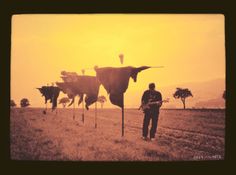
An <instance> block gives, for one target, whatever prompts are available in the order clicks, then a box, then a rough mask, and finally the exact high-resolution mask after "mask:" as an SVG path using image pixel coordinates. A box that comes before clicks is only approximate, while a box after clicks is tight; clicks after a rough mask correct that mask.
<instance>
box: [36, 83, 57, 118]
mask: <svg viewBox="0 0 236 175" xmlns="http://www.w3.org/2000/svg"><path fill="white" fill-rule="evenodd" d="M37 89H38V90H39V92H40V93H41V94H42V96H44V98H45V104H47V101H48V100H50V101H49V102H50V103H52V111H53V110H55V109H56V107H57V98H58V96H59V94H60V90H61V89H60V88H58V87H56V86H42V87H41V88H37ZM46 110H47V108H46ZM46 110H45V111H44V114H46Z"/></svg>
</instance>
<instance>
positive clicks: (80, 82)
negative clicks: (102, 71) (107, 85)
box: [56, 75, 100, 110]
mask: <svg viewBox="0 0 236 175" xmlns="http://www.w3.org/2000/svg"><path fill="white" fill-rule="evenodd" d="M65 79H66V78H64V77H63V80H64V81H65V82H56V84H57V86H58V87H59V88H60V89H61V90H62V92H63V93H65V94H67V95H68V97H69V98H70V99H72V102H71V103H70V104H69V105H71V104H72V103H73V102H74V98H75V97H76V96H77V95H78V96H79V97H80V100H79V102H78V105H79V104H80V103H81V102H82V101H83V98H84V95H86V97H85V103H86V105H85V106H86V109H87V110H88V109H89V106H90V105H91V104H93V103H95V102H96V101H97V98H98V92H99V87H100V82H99V81H98V80H97V78H96V77H94V76H85V75H84V76H77V79H76V80H75V81H71V82H69V81H66V80H67V79H66V80H65Z"/></svg>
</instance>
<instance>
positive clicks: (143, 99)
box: [141, 91, 147, 104]
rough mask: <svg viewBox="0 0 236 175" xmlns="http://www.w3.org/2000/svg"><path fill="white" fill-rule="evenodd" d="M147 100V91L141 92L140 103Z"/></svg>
mask: <svg viewBox="0 0 236 175" xmlns="http://www.w3.org/2000/svg"><path fill="white" fill-rule="evenodd" d="M146 101H147V91H145V92H144V93H143V96H142V98H141V104H143V103H145V102H146Z"/></svg>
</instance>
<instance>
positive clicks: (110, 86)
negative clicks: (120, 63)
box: [94, 66, 151, 136]
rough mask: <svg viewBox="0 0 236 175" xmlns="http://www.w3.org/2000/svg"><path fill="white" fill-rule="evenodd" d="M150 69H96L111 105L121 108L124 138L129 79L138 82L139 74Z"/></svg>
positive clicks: (145, 67) (143, 67)
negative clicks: (125, 102) (126, 95)
mask: <svg viewBox="0 0 236 175" xmlns="http://www.w3.org/2000/svg"><path fill="white" fill-rule="evenodd" d="M148 68H151V67H149V66H142V67H138V68H135V67H131V66H128V67H119V68H114V67H102V68H98V67H97V66H95V67H94V70H95V71H96V76H97V78H98V80H99V81H100V82H101V84H102V85H103V86H104V88H105V89H106V91H107V93H108V94H109V99H110V101H111V103H112V104H114V105H116V106H119V107H120V108H121V114H122V129H121V130H122V132H121V135H122V136H124V93H125V92H126V90H127V88H128V85H129V78H130V77H131V78H132V79H133V80H134V82H136V81H137V75H138V73H139V72H141V71H143V70H145V69H148Z"/></svg>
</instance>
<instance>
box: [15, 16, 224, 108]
mask: <svg viewBox="0 0 236 175" xmlns="http://www.w3.org/2000/svg"><path fill="white" fill-rule="evenodd" d="M224 44H225V36H224V16H223V15H220V14H218V15H217V14H216V15H204V14H202V15H166V14H162V15H160V14H150V15H149V14H143V15H142V14H138V15H137V14H133V15H131V14H127V15H126V14H89V15H14V16H13V17H12V50H11V99H14V100H15V102H16V103H17V104H18V106H19V101H20V99H22V98H23V97H27V98H28V99H29V100H30V103H31V106H44V104H43V98H42V97H41V95H40V93H39V92H38V90H36V89H35V88H36V87H40V86H42V85H46V84H47V83H50V84H51V82H56V81H62V80H61V79H60V72H61V71H62V70H66V71H75V72H78V73H79V74H81V69H82V68H92V67H94V66H95V65H98V66H100V67H102V66H115V67H119V66H142V65H150V66H165V67H164V68H161V69H149V70H146V71H143V72H141V73H140V74H138V80H137V83H134V82H133V80H131V79H130V85H129V88H128V90H127V92H126V95H128V94H133V93H137V96H136V97H134V98H136V99H134V100H137V104H139V98H140V96H141V95H142V93H143V91H144V90H145V89H146V88H147V86H148V83H149V82H155V83H156V84H158V86H161V87H164V86H168V85H174V84H180V83H184V82H195V81H206V80H211V79H215V78H224V77H225V45H224ZM120 53H123V54H124V64H123V65H121V64H120V62H119V57H118V55H119V54H120ZM85 74H87V75H95V72H94V71H93V70H89V71H86V72H85ZM100 94H103V95H106V92H105V90H104V89H103V88H101V89H100ZM62 96H65V95H64V94H61V95H60V98H61V97H62ZM125 103H126V102H125ZM126 104H127V103H126ZM132 104H133V103H132ZM135 105H136V103H135ZM106 106H107V107H111V106H112V105H110V104H107V105H106ZM127 106H132V105H131V104H127ZM112 107H115V106H112Z"/></svg>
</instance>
